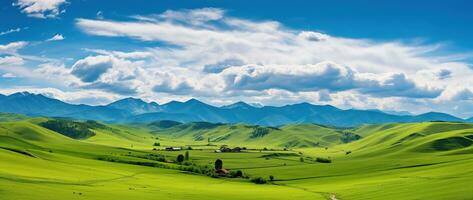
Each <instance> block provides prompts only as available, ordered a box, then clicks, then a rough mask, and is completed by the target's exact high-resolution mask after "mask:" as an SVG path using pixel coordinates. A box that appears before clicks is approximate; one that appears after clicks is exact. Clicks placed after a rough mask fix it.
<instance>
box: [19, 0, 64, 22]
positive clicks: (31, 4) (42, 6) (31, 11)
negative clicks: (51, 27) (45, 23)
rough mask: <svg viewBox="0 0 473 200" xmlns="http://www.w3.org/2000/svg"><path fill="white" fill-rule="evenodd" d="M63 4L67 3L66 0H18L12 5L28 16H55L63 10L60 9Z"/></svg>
mask: <svg viewBox="0 0 473 200" xmlns="http://www.w3.org/2000/svg"><path fill="white" fill-rule="evenodd" d="M65 4H67V1H66V0H18V1H17V2H16V3H13V4H12V5H13V6H17V7H18V8H19V9H20V10H21V12H23V13H25V14H27V15H28V16H29V17H36V18H55V17H57V16H58V15H59V14H61V13H64V12H65V10H64V9H61V7H62V6H63V5H65Z"/></svg>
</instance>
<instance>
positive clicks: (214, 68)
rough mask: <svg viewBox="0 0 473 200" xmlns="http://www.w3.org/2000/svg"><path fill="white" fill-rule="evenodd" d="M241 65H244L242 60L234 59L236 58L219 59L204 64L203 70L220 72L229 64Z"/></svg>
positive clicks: (229, 65)
mask: <svg viewBox="0 0 473 200" xmlns="http://www.w3.org/2000/svg"><path fill="white" fill-rule="evenodd" d="M241 65H244V63H243V61H242V60H240V59H236V58H229V59H225V60H222V61H219V62H217V63H213V64H207V65H205V66H204V69H203V71H204V72H207V73H220V72H222V71H223V70H225V69H227V68H229V67H231V66H241Z"/></svg>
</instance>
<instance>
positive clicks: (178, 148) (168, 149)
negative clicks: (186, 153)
mask: <svg viewBox="0 0 473 200" xmlns="http://www.w3.org/2000/svg"><path fill="white" fill-rule="evenodd" d="M181 150H182V148H181V147H166V151H181Z"/></svg>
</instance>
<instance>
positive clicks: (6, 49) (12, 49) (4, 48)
mask: <svg viewBox="0 0 473 200" xmlns="http://www.w3.org/2000/svg"><path fill="white" fill-rule="evenodd" d="M26 45H28V42H24V41H18V42H11V43H8V44H6V45H0V54H15V53H16V52H17V51H18V50H19V49H21V48H23V47H25V46H26Z"/></svg>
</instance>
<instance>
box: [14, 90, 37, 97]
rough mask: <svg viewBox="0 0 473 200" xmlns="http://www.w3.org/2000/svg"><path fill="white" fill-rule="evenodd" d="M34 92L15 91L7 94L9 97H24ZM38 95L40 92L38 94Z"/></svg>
mask: <svg viewBox="0 0 473 200" xmlns="http://www.w3.org/2000/svg"><path fill="white" fill-rule="evenodd" d="M33 95H34V94H32V93H29V92H26V91H24V92H16V93H13V94H11V95H9V96H10V97H24V96H33ZM39 95H40V94H39ZM41 96H42V95H41Z"/></svg>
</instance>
